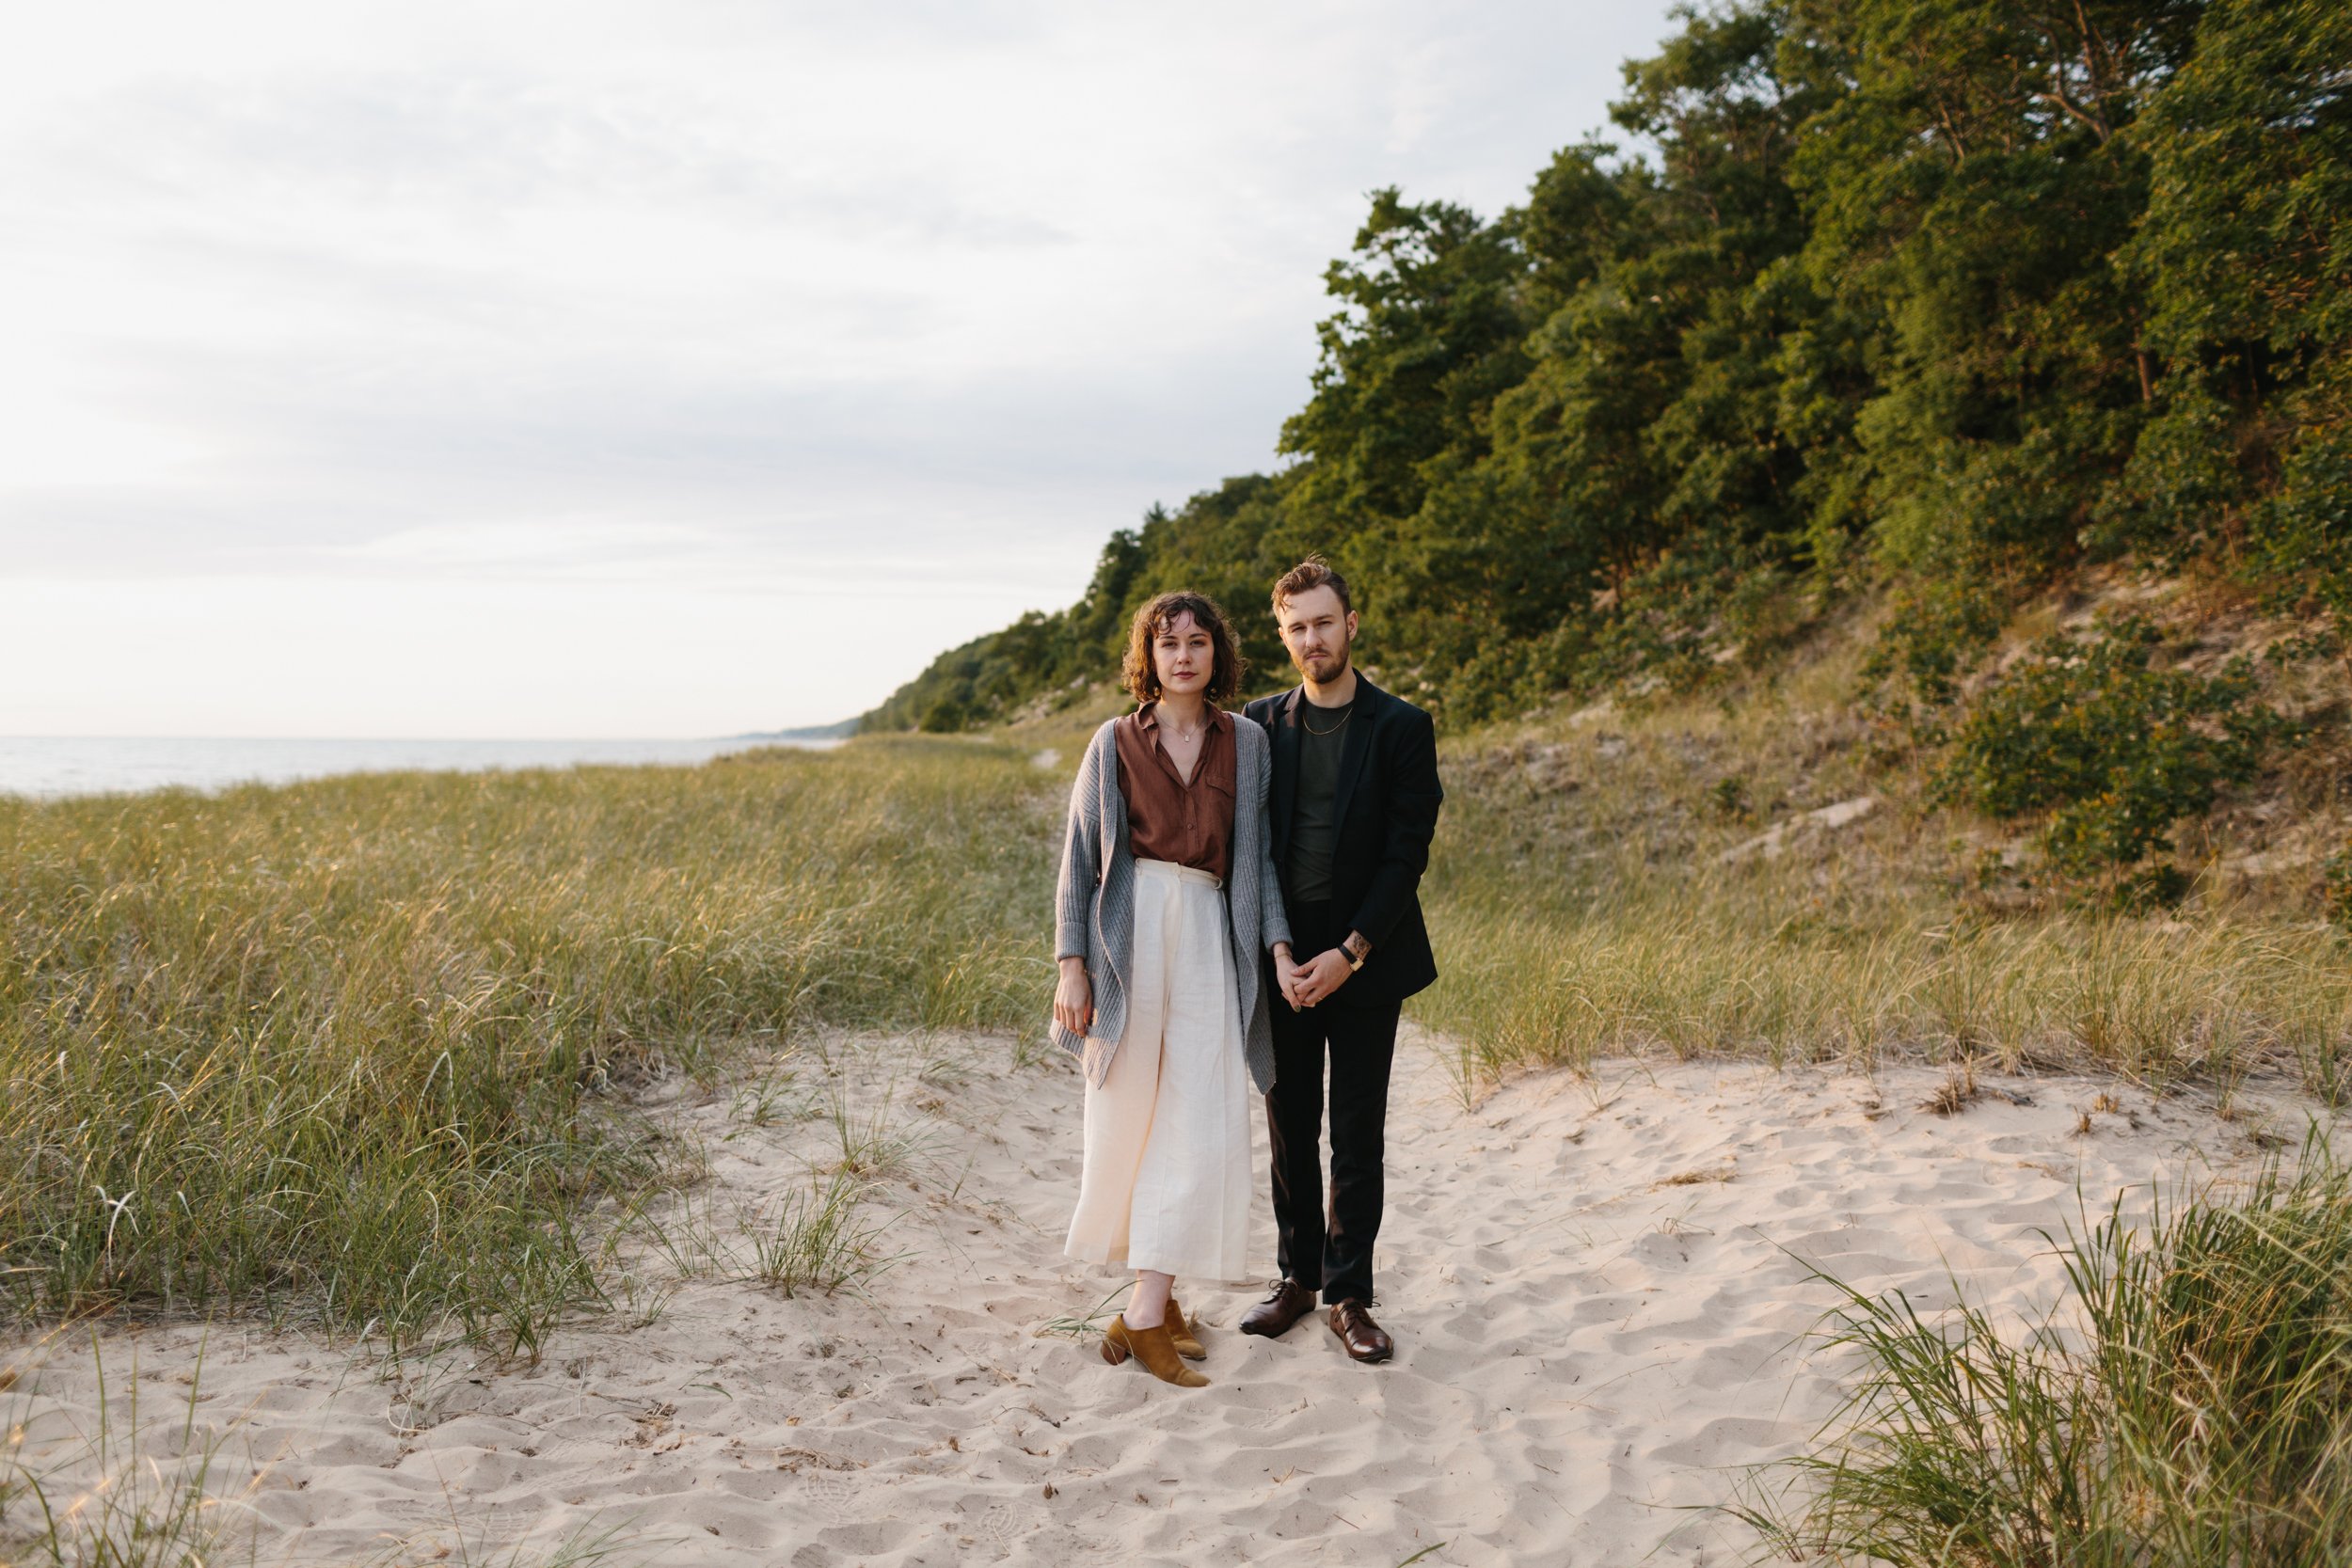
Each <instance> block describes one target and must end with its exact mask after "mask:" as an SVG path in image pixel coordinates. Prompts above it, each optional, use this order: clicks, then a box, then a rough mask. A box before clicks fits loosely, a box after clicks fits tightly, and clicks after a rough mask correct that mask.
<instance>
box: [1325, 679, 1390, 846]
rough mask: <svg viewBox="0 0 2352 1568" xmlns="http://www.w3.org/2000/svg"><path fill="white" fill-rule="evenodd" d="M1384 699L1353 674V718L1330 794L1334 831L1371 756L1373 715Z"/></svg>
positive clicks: (1339, 824) (1344, 818) (1343, 818)
mask: <svg viewBox="0 0 2352 1568" xmlns="http://www.w3.org/2000/svg"><path fill="white" fill-rule="evenodd" d="M1384 700H1385V694H1384V693H1383V692H1382V691H1381V689H1379V688H1378V687H1376V686H1375V685H1373V684H1372V682H1370V681H1368V680H1366V679H1364V674H1363V672H1362V671H1360V670H1359V671H1358V672H1357V673H1356V714H1355V718H1356V719H1361V720H1362V721H1363V722H1362V723H1360V724H1359V723H1357V722H1356V721H1355V720H1354V719H1351V720H1350V721H1348V725H1347V738H1346V739H1345V740H1344V741H1343V742H1341V744H1340V778H1339V785H1338V787H1337V788H1335V789H1334V790H1333V791H1332V793H1331V823H1332V826H1333V828H1334V829H1337V828H1339V827H1341V826H1343V824H1345V822H1346V821H1347V802H1348V800H1349V798H1350V797H1351V796H1353V795H1354V794H1355V793H1356V781H1357V780H1358V779H1359V778H1361V777H1362V776H1363V771H1364V759H1365V758H1366V757H1368V756H1370V755H1371V754H1372V725H1373V715H1374V714H1375V713H1376V712H1377V711H1378V710H1379V705H1380V704H1381V703H1382V702H1383V701H1384Z"/></svg>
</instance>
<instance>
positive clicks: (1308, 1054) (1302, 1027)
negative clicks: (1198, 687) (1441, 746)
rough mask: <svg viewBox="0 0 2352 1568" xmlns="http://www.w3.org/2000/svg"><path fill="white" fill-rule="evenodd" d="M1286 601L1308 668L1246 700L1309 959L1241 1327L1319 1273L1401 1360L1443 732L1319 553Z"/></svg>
mask: <svg viewBox="0 0 2352 1568" xmlns="http://www.w3.org/2000/svg"><path fill="white" fill-rule="evenodd" d="M1274 617H1275V622H1276V625H1277V626H1279V629H1280V631H1281V634H1282V645H1283V646H1284V647H1285V648H1287V649H1288V650H1289V651H1290V656H1291V662H1292V663H1293V664H1295V665H1296V666H1297V668H1298V673H1299V678H1300V684H1299V685H1298V686H1296V687H1295V688H1294V689H1291V690H1289V691H1285V692H1283V693H1281V694H1280V695H1279V696H1273V697H1261V698H1260V699H1258V701H1256V702H1254V703H1251V704H1250V705H1248V707H1247V708H1246V709H1244V711H1245V712H1246V713H1247V714H1248V716H1249V717H1250V718H1252V719H1255V720H1256V721H1258V722H1259V723H1261V724H1263V725H1264V726H1265V727H1266V729H1267V730H1268V731H1269V732H1271V734H1272V736H1273V738H1274V779H1273V791H1272V800H1271V801H1270V803H1269V816H1271V818H1272V822H1271V827H1272V831H1273V840H1274V844H1273V848H1274V863H1275V866H1276V869H1277V870H1278V872H1279V875H1280V878H1281V883H1282V901H1283V906H1284V908H1285V909H1286V910H1287V911H1289V914H1290V925H1291V935H1292V954H1293V957H1294V958H1295V959H1296V960H1297V961H1296V962H1295V964H1283V963H1279V962H1278V963H1276V964H1275V966H1274V971H1275V972H1274V981H1275V984H1276V985H1277V987H1278V988H1279V990H1280V992H1281V995H1282V997H1283V999H1284V1000H1285V1001H1286V1002H1287V1003H1288V1004H1289V1006H1281V1007H1277V1008H1275V1009H1274V1087H1273V1088H1272V1089H1271V1090H1269V1091H1268V1092H1267V1094H1266V1097H1265V1108H1266V1132H1267V1136H1268V1141H1269V1142H1270V1143H1271V1145H1272V1147H1273V1166H1274V1169H1273V1186H1274V1218H1275V1224H1276V1226H1277V1227H1278V1229H1279V1234H1280V1242H1279V1259H1280V1262H1281V1266H1282V1277H1281V1278H1280V1279H1279V1280H1277V1281H1275V1282H1274V1288H1273V1290H1272V1291H1271V1292H1270V1293H1269V1294H1268V1295H1267V1296H1266V1299H1265V1300H1264V1301H1263V1302H1262V1303H1261V1304H1259V1305H1258V1306H1256V1307H1251V1308H1250V1309H1249V1311H1248V1313H1247V1314H1245V1315H1244V1316H1243V1318H1242V1321H1241V1331H1242V1332H1243V1333H1244V1334H1263V1335H1269V1336H1271V1335H1279V1334H1282V1333H1284V1332H1286V1331H1288V1330H1289V1328H1290V1326H1291V1325H1292V1324H1293V1323H1296V1322H1297V1321H1298V1320H1299V1319H1300V1318H1302V1317H1304V1316H1305V1315H1306V1314H1307V1313H1308V1312H1309V1311H1310V1310H1311V1309H1312V1308H1313V1307H1314V1306H1315V1303H1316V1295H1317V1292H1318V1291H1320V1293H1321V1296H1322V1301H1323V1305H1324V1306H1325V1307H1327V1308H1328V1309H1329V1323H1330V1325H1331V1332H1333V1333H1334V1334H1336V1335H1338V1336H1339V1337H1340V1341H1341V1343H1342V1344H1343V1345H1345V1346H1346V1347H1347V1354H1349V1355H1351V1356H1353V1357H1355V1358H1356V1359H1357V1360H1359V1361H1386V1360H1387V1359H1388V1358H1389V1357H1390V1355H1391V1354H1393V1353H1394V1351H1395V1345H1394V1343H1393V1342H1392V1341H1391V1339H1390V1338H1389V1336H1388V1335H1387V1334H1386V1333H1385V1332H1383V1331H1382V1329H1381V1327H1380V1325H1379V1324H1378V1323H1375V1322H1374V1321H1373V1317H1372V1310H1371V1307H1372V1301H1373V1278H1372V1246H1373V1242H1374V1240H1375V1238H1376V1237H1377V1236H1378V1235H1379V1233H1380V1204H1381V1176H1382V1161H1383V1141H1384V1138H1385V1135H1386V1129H1387V1122H1388V1110H1389V1066H1390V1062H1391V1058H1392V1057H1393V1056H1394V1054H1395V1051H1396V1022H1397V1015H1398V1013H1399V1011H1400V1010H1401V1009H1402V1007H1403V1006H1404V1002H1405V999H1406V997H1408V996H1410V995H1412V994H1413V993H1414V992H1415V991H1417V990H1421V989H1422V987H1424V986H1426V985H1428V984H1429V982H1430V981H1432V980H1434V979H1436V978H1437V977H1438V967H1437V963H1436V961H1435V960H1434V959H1433V958H1431V956H1430V952H1429V932H1428V929H1427V927H1424V926H1423V925H1422V916H1421V900H1420V898H1419V896H1418V895H1417V894H1416V889H1417V888H1418V887H1419V885H1420V882H1421V874H1422V868H1423V867H1424V866H1426V865H1427V864H1428V863H1429V839H1430V835H1431V834H1432V833H1433V832H1435V831H1436V830H1437V826H1438V802H1439V801H1441V800H1444V798H1445V792H1444V791H1443V790H1442V789H1440V788H1439V787H1438V748H1437V735H1436V732H1435V730H1434V729H1433V728H1432V726H1431V724H1430V722H1429V715H1427V714H1426V713H1423V712H1422V710H1421V709H1419V708H1417V707H1415V706H1414V705H1412V704H1410V703H1407V702H1406V701H1404V700H1403V699H1401V698H1398V697H1392V696H1391V695H1390V694H1389V693H1387V692H1385V691H1383V690H1381V689H1379V688H1378V687H1376V686H1375V685H1373V684H1372V682H1370V681H1368V680H1366V679H1365V678H1364V677H1363V676H1362V675H1361V674H1359V673H1357V671H1356V668H1355V666H1354V664H1353V663H1352V662H1351V660H1350V657H1349V653H1350V649H1351V648H1352V646H1353V644H1354V642H1355V641H1356V625H1357V623H1356V611H1355V609H1354V607H1353V605H1352V604H1351V603H1350V601H1349V598H1348V593H1347V582H1346V579H1344V578H1342V577H1341V576H1340V575H1339V573H1337V572H1335V571H1333V570H1332V569H1331V568H1330V567H1329V566H1327V565H1326V564H1325V563H1324V562H1322V561H1321V560H1320V559H1319V558H1315V557H1310V558H1309V559H1308V560H1307V561H1306V562H1303V563H1301V564H1300V565H1298V566H1295V567H1293V568H1292V569H1291V570H1290V571H1288V572H1286V573H1284V574H1283V576H1282V578H1281V580H1280V581H1279V582H1277V583H1276V584H1275V585H1274ZM1326 1056H1328V1058H1329V1063H1330V1113H1331V1199H1330V1207H1329V1209H1328V1211H1326V1209H1325V1207H1324V1196H1323V1136H1322V1133H1323V1113H1324V1064H1325V1058H1326Z"/></svg>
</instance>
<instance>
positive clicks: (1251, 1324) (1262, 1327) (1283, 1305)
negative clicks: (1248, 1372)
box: [1241, 1279, 1315, 1339]
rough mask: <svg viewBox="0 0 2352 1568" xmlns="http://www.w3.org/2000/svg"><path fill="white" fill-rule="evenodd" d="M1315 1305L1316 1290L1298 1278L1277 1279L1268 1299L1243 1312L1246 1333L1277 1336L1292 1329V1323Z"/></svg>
mask: <svg viewBox="0 0 2352 1568" xmlns="http://www.w3.org/2000/svg"><path fill="white" fill-rule="evenodd" d="M1314 1309H1315V1293H1314V1292H1313V1291H1310V1290H1309V1289H1307V1287H1305V1286H1304V1285H1301V1284H1300V1283H1299V1282H1298V1281H1297V1280H1295V1279H1281V1280H1277V1281H1275V1285H1274V1289H1272V1290H1271V1291H1267V1292H1266V1298H1265V1300H1263V1301H1262V1302H1260V1303H1258V1305H1257V1306H1255V1307H1251V1308H1250V1309H1249V1310H1248V1311H1247V1312H1244V1313H1243V1314H1242V1315H1241V1331H1242V1332H1243V1333H1244V1334H1263V1335H1264V1336H1265V1337H1266V1338H1269V1339H1272V1338H1279V1337H1280V1336H1282V1335H1284V1334H1287V1333H1289V1332H1290V1326H1291V1324H1293V1323H1296V1322H1297V1321H1298V1320H1299V1319H1301V1318H1303V1317H1305V1316H1306V1315H1307V1314H1308V1313H1310V1312H1311V1311H1313V1310H1314Z"/></svg>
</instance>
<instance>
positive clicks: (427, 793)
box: [0, 741, 1060, 1351]
mask: <svg viewBox="0 0 2352 1568" xmlns="http://www.w3.org/2000/svg"><path fill="white" fill-rule="evenodd" d="M1059 803H1060V802H1059V800H1058V796H1057V791H1056V790H1055V789H1054V788H1053V787H1052V786H1051V784H1050V781H1048V780H1046V779H1045V778H1044V777H1043V776H1042V775H1041V774H1040V773H1039V772H1038V771H1037V770H1036V769H1035V768H1033V767H1032V766H1031V765H1030V764H1029V762H1028V759H1027V757H1026V756H1025V754H1023V753H1021V752H1018V751H1016V750H1013V749H1011V748H1003V747H986V746H976V745H971V744H965V743H960V742H946V741H883V742H861V743H859V744H857V745H854V746H850V747H846V748H843V749H841V750H840V751H838V752H831V753H822V754H812V753H805V752H774V753H762V754H759V755H756V756H753V757H747V758H739V759H730V760H725V761H722V762H718V763H713V764H710V765H707V766H706V767H703V768H581V769H577V770H573V771H564V772H525V773H510V774H488V775H453V774H393V775H377V776H369V777H354V778H346V779H336V780H326V781H321V782H317V783H312V784H296V785H291V786H286V787H279V788H260V787H253V788H243V789H236V790H231V791H229V792H226V793H224V794H221V795H218V796H204V795H199V794H195V793H191V792H187V791H167V792H163V793H158V794H151V795H141V796H129V797H107V798H98V799H89V800H67V801H58V802H49V803H35V802H29V801H24V800H6V799H0V1302H5V1303H6V1304H7V1305H8V1306H9V1307H13V1308H15V1309H17V1310H18V1311H20V1312H22V1313H24V1314H27V1315H30V1316H34V1317H41V1318H62V1317H68V1316H72V1315H77V1314H82V1313H86V1312H90V1311H95V1310H103V1309H106V1308H111V1307H119V1306H123V1305H136V1304H154V1305H158V1306H167V1307H186V1308H211V1307H236V1308H240V1309H258V1310H262V1311H264V1312H267V1313H271V1314H274V1315H282V1314H286V1313H301V1314H304V1315H306V1316H309V1317H311V1318H314V1319H316V1320H318V1321H321V1322H324V1323H328V1324H332V1325H338V1326H341V1327H342V1328H345V1329H355V1330H356V1329H361V1328H364V1327H367V1326H369V1325H373V1327H374V1328H375V1329H377V1330H379V1331H381V1332H383V1333H385V1334H388V1335H389V1336H392V1337H393V1338H400V1337H403V1336H408V1335H413V1334H415V1333H417V1332H419V1331H421V1330H423V1329H426V1328H428V1327H432V1328H434V1329H435V1331H438V1328H439V1326H440V1325H442V1324H444V1323H452V1322H453V1323H455V1325H456V1326H458V1327H460V1328H462V1329H463V1330H464V1331H465V1332H467V1333H468V1334H469V1335H470V1336H472V1337H473V1338H476V1339H477V1340H478V1341H483V1342H487V1343H490V1344H492V1345H494V1346H496V1347H498V1348H501V1349H518V1350H523V1351H529V1350H531V1349H532V1348H534V1347H535V1344H536V1342H537V1340H538V1338H540V1337H541V1336H542V1335H543V1334H544V1332H545V1331H546V1328H547V1327H548V1324H549V1323H552V1322H553V1321H555V1320H556V1319H557V1318H559V1317H560V1316H561V1314H562V1313H563V1312H564V1311H565V1310H567V1309H568V1308H569V1307H572V1306H573V1305H576V1304H578V1303H580V1302H581V1301H583V1300H590V1299H594V1298H595V1297H596V1293H597V1283H596V1276H595V1271H594V1269H593V1267H592V1266H591V1264H590V1261H589V1259H588V1252H587V1248H586V1244H585V1243H583V1240H582V1238H581V1237H580V1234H579V1232H578V1230H577V1228H576V1227H575V1216H576V1215H577V1214H579V1213H580V1204H581V1202H582V1200H583V1199H584V1198H586V1197H588V1196H591V1195H594V1194H596V1193H598V1192H605V1191H614V1190H622V1191H626V1190H628V1189H630V1188H633V1187H636V1186H639V1185H641V1184H643V1183H644V1181H645V1180H647V1179H648V1177H649V1176H651V1175H652V1174H654V1169H653V1167H654V1166H655V1165H656V1164H658V1162H659V1159H660V1154H659V1152H658V1151H659V1148H660V1146H659V1145H658V1144H651V1143H648V1142H647V1141H645V1140H643V1139H641V1138H639V1137H637V1136H636V1135H635V1133H634V1132H633V1131H632V1130H631V1128H630V1127H629V1125H628V1117H627V1116H626V1115H625V1114H623V1112H622V1108H621V1107H620V1106H619V1105H617V1104H616V1102H615V1101H614V1100H613V1099H612V1097H611V1095H610V1094H609V1092H608V1091H610V1090H611V1089H612V1088H613V1087H615V1086H616V1085H627V1084H628V1082H630V1081H631V1080H632V1079H634V1078H637V1077H641V1076H643V1075H645V1074H647V1073H649V1072H654V1071H658V1070H664V1069H667V1068H670V1067H675V1066H677V1065H681V1064H682V1065H683V1066H685V1067H686V1068H688V1069H692V1070H704V1069H708V1068H709V1067H711V1066H712V1065H713V1064H714V1063H715V1062H716V1060H717V1059H718V1057H719V1055H720V1054H721V1053H723V1051H724V1050H725V1047H726V1044H727V1042H729V1041H731V1040H733V1039H736V1038H739V1037H747V1036H758V1037H762V1038H765V1039H769V1040H771V1041H772V1040H773V1039H774V1038H776V1037H784V1036H788V1035H789V1034H791V1033H792V1032H793V1031H795V1030H798V1029H802V1028H805V1027H809V1026H814V1025H817V1024H820V1023H821V1024H835V1025H850V1026H857V1027H925V1028H982V1029H990V1030H996V1031H1003V1032H1009V1033H1015V1034H1019V1035H1024V1036H1029V1037H1033V1036H1034V1035H1035V1034H1036V1033H1037V1029H1038V1022H1037V1021H1038V1020H1039V1019H1040V1018H1041V1017H1042V1016H1043V1015H1044V1011H1045V991H1044V980H1045V978H1046V973H1047V969H1046V966H1045V965H1044V964H1043V963H1042V962H1041V958H1042V957H1043V954H1042V945H1043V935H1042V933H1043V932H1044V931H1045V930H1046V928H1047V926H1048V912H1049V911H1048V900H1049V899H1050V897H1051V884H1052V873H1053V858H1054V852H1055V842H1054V838H1053V834H1052V832H1051V828H1052V824H1053V818H1054V816H1056V815H1057V810H1058V806H1059Z"/></svg>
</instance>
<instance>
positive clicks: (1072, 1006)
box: [1054, 958, 1094, 1035]
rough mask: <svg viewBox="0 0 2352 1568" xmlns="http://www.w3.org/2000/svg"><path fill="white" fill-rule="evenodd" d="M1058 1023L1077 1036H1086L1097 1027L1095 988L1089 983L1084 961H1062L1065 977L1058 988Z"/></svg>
mask: <svg viewBox="0 0 2352 1568" xmlns="http://www.w3.org/2000/svg"><path fill="white" fill-rule="evenodd" d="M1054 1022H1056V1023H1058V1024H1060V1025H1061V1026H1062V1027H1063V1028H1065V1029H1067V1030H1069V1031H1070V1032H1071V1033H1072V1034H1073V1035H1084V1034H1085V1033H1086V1032H1087V1031H1088V1030H1089V1029H1090V1028H1092V1027H1093V1025H1094V988H1093V987H1092V986H1090V985H1089V984H1088V983H1087V961H1086V960H1085V959H1084V958H1064V959H1062V961H1061V978H1060V979H1059V980H1058V981H1057V982H1055V985H1054Z"/></svg>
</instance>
